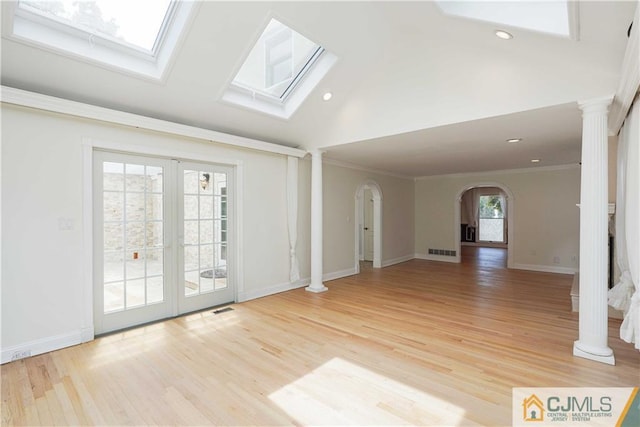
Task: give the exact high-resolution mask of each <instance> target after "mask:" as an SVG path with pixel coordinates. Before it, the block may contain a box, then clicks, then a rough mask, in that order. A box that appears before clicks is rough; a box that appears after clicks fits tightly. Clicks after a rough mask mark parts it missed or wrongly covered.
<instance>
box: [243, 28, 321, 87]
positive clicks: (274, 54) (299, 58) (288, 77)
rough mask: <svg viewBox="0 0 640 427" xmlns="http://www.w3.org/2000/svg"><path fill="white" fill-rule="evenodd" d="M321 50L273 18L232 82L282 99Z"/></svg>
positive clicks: (315, 44)
mask: <svg viewBox="0 0 640 427" xmlns="http://www.w3.org/2000/svg"><path fill="white" fill-rule="evenodd" d="M323 51H324V49H323V48H322V47H321V46H319V45H318V44H317V43H314V42H312V41H311V40H309V39H308V38H306V37H305V36H303V35H301V34H299V33H297V32H296V31H294V30H292V29H291V28H289V27H287V26H286V25H284V24H282V23H281V22H278V21H277V20H275V19H272V20H271V21H270V22H269V25H267V27H266V28H265V30H264V31H263V32H262V35H261V36H260V38H259V39H258V41H257V42H256V44H255V45H254V47H253V49H252V50H251V52H250V53H249V56H248V57H247V59H246V60H245V61H244V64H243V65H242V67H241V68H240V71H238V74H237V75H236V76H235V78H234V79H233V84H234V85H236V86H239V87H241V88H245V89H248V90H250V91H252V92H255V93H261V94H263V95H267V96H269V97H272V98H276V99H279V100H284V99H285V98H286V97H287V95H288V94H289V93H290V92H291V91H292V90H293V89H294V87H295V86H296V84H297V83H298V82H299V81H300V80H301V79H302V77H303V76H304V75H305V73H306V72H307V71H308V70H309V69H310V68H311V67H312V65H313V63H314V62H315V61H316V59H317V58H318V57H319V56H320V55H321V54H322V52H323Z"/></svg>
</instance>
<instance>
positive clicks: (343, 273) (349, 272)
mask: <svg viewBox="0 0 640 427" xmlns="http://www.w3.org/2000/svg"><path fill="white" fill-rule="evenodd" d="M354 274H358V272H357V271H356V268H355V267H353V268H347V269H345V270H339V271H334V272H332V273H324V274H323V275H322V281H323V282H328V281H331V280H336V279H342V278H343V277H348V276H353V275H354Z"/></svg>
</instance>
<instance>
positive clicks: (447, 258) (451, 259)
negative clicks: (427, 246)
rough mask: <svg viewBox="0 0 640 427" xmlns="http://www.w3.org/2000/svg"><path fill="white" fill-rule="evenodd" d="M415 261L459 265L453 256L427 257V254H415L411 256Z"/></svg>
mask: <svg viewBox="0 0 640 427" xmlns="http://www.w3.org/2000/svg"><path fill="white" fill-rule="evenodd" d="M413 257H414V258H415V259H426V260H427V261H442V262H452V263H454V264H458V263H460V261H459V260H458V258H457V257H454V256H444V255H429V254H419V253H416V254H414V255H413Z"/></svg>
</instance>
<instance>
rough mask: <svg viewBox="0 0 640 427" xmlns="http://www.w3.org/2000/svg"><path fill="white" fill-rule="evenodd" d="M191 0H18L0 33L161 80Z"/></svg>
mask: <svg viewBox="0 0 640 427" xmlns="http://www.w3.org/2000/svg"><path fill="white" fill-rule="evenodd" d="M197 7H198V3H197V2H186V1H176V0H56V1H52V0H42V1H32V0H20V1H18V2H3V4H2V8H3V15H4V14H6V16H9V17H11V18H10V21H9V25H6V26H3V36H4V37H7V38H10V39H12V40H15V41H18V42H22V43H27V44H31V45H35V46H37V47H40V48H44V49H49V50H54V51H56V52H58V53H62V54H65V55H67V56H71V57H73V58H75V59H81V60H89V61H92V62H97V63H100V64H104V65H107V66H110V67H116V68H118V69H120V70H123V71H126V72H132V73H135V74H139V75H142V76H145V77H151V78H153V79H156V80H161V79H162V77H163V75H164V71H165V70H166V68H167V66H168V65H169V63H170V59H171V57H172V55H173V52H174V50H175V48H176V46H177V45H178V42H179V41H180V39H181V34H182V32H183V30H184V28H185V27H186V26H187V24H188V22H189V21H190V20H191V18H192V16H193V13H194V11H195V9H196V8H197Z"/></svg>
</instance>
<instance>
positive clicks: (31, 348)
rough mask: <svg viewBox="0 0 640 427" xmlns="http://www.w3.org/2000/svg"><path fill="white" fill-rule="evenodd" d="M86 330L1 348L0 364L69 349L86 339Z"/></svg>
mask: <svg viewBox="0 0 640 427" xmlns="http://www.w3.org/2000/svg"><path fill="white" fill-rule="evenodd" d="M88 334H89V332H88V331H87V330H80V329H79V330H77V331H73V332H69V333H66V334H61V335H55V336H53V337H47V338H42V339H39V340H34V341H29V342H26V343H24V344H19V345H16V346H12V347H8V348H3V349H2V356H1V360H2V361H1V363H7V362H12V361H13V360H19V359H24V358H25V357H29V356H36V355H38V354H42V353H47V352H49V351H54V350H60V349H61V348H65V347H71V346H72V345H77V344H81V343H83V342H86V341H90V340H84V338H86V337H88ZM91 339H93V331H91Z"/></svg>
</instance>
